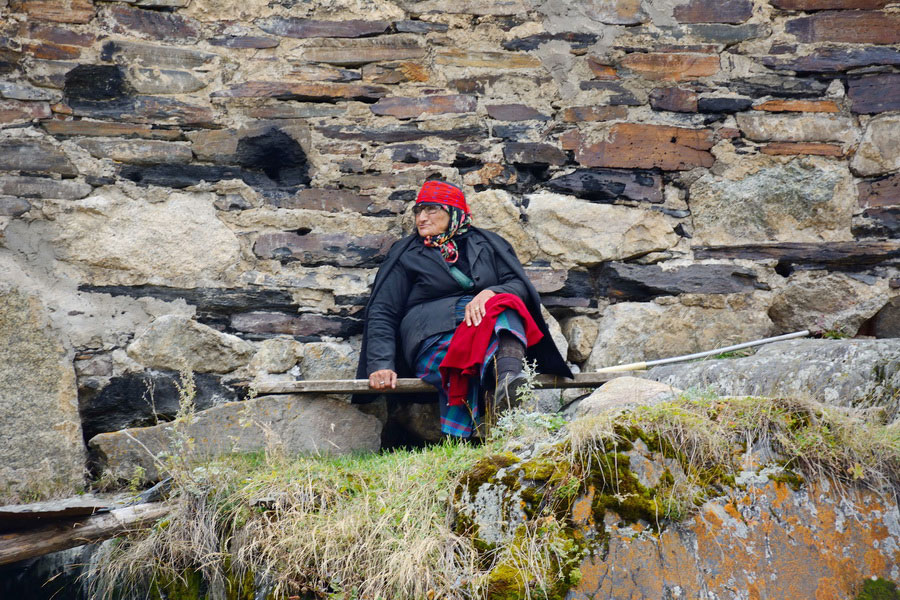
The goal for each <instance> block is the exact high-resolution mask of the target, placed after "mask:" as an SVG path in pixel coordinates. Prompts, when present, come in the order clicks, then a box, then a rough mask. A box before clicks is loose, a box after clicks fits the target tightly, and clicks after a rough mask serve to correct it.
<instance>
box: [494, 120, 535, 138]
mask: <svg viewBox="0 0 900 600" xmlns="http://www.w3.org/2000/svg"><path fill="white" fill-rule="evenodd" d="M533 131H534V127H533V126H531V125H524V124H519V123H516V124H511V125H500V124H496V125H494V126H492V127H491V133H492V134H493V136H494V137H498V138H500V139H503V140H512V141H519V140H527V139H528V138H529V137H530V134H531V133H532V132H533Z"/></svg>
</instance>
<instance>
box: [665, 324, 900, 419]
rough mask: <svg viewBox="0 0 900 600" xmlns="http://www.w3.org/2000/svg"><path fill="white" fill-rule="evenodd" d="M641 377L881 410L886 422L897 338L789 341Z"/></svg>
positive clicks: (896, 387) (895, 386)
mask: <svg viewBox="0 0 900 600" xmlns="http://www.w3.org/2000/svg"><path fill="white" fill-rule="evenodd" d="M647 377H649V378H650V379H653V380H655V381H661V382H663V383H668V384H669V385H673V386H678V387H680V388H684V389H687V388H699V389H701V390H705V389H709V390H711V391H713V392H715V393H717V394H724V395H733V396H746V395H750V396H794V397H799V398H812V399H815V400H818V401H820V402H824V403H826V404H831V405H835V406H858V407H882V408H883V409H884V411H885V413H886V414H885V416H886V418H888V419H889V420H890V419H891V418H893V417H894V416H895V415H896V413H897V410H898V404H900V393H898V392H900V339H883V340H862V339H859V340H789V341H786V342H777V343H774V344H768V345H766V346H763V347H762V348H760V349H759V351H758V352H757V353H756V354H754V355H753V356H748V357H744V358H731V359H719V360H704V361H700V362H694V363H689V364H680V365H663V366H660V367H655V368H653V369H650V371H648V372H647Z"/></svg>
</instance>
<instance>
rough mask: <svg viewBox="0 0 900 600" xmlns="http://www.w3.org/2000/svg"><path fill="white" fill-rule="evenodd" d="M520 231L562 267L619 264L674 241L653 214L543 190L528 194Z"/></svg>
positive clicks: (663, 221)
mask: <svg viewBox="0 0 900 600" xmlns="http://www.w3.org/2000/svg"><path fill="white" fill-rule="evenodd" d="M526 230H527V231H528V232H529V233H531V235H532V236H534V238H535V240H536V241H537V244H538V246H539V247H540V249H541V253H542V254H543V255H545V256H546V257H547V258H549V259H550V260H551V261H552V262H553V263H554V264H556V265H559V266H564V267H570V266H574V265H584V266H592V265H596V264H598V263H601V262H603V261H607V260H624V259H627V258H633V257H636V256H640V255H642V254H647V253H648V252H654V251H658V250H666V249H668V248H671V247H672V246H674V245H675V244H676V243H677V242H678V235H676V234H675V232H674V231H673V230H672V224H671V223H669V221H668V220H667V219H666V217H665V216H663V215H662V214H661V213H659V212H656V211H650V210H643V209H639V208H628V207H624V206H612V205H609V204H593V203H590V202H586V201H583V200H578V199H575V198H572V197H570V196H562V195H559V194H552V193H549V192H541V193H538V194H532V195H530V196H528V224H527V226H526Z"/></svg>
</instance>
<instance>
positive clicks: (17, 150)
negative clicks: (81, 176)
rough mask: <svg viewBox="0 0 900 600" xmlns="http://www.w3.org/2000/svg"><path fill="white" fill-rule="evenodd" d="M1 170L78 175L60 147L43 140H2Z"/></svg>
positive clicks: (0, 142) (0, 152) (0, 141)
mask: <svg viewBox="0 0 900 600" xmlns="http://www.w3.org/2000/svg"><path fill="white" fill-rule="evenodd" d="M0 171H22V172H23V173H59V174H60V175H72V176H74V175H78V169H77V168H76V167H75V165H74V164H72V161H70V160H69V158H68V157H67V156H66V154H65V153H64V152H63V151H62V150H60V149H59V148H57V147H55V146H53V145H52V144H50V143H49V142H46V141H43V140H35V139H30V138H8V139H3V140H0Z"/></svg>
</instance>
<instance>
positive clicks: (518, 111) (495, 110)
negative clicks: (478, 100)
mask: <svg viewBox="0 0 900 600" xmlns="http://www.w3.org/2000/svg"><path fill="white" fill-rule="evenodd" d="M485 108H486V109H487V113H488V116H490V117H491V118H492V119H497V120H498V121H548V120H550V117H548V116H547V115H545V114H543V113H541V112H539V111H537V110H535V109H533V108H531V107H530V106H525V105H524V104H488V105H487V106H485Z"/></svg>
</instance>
